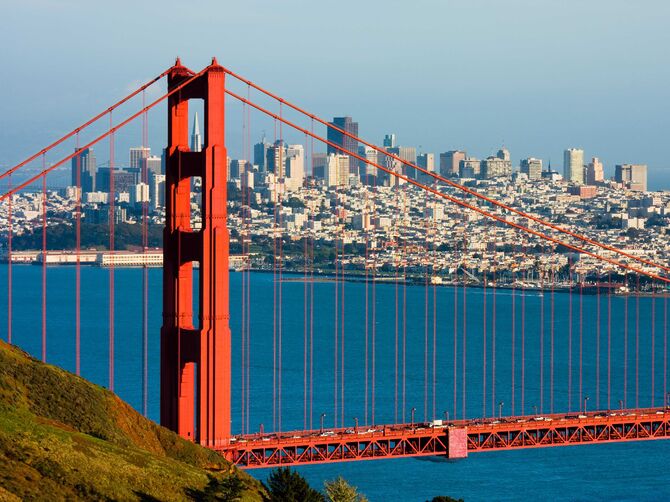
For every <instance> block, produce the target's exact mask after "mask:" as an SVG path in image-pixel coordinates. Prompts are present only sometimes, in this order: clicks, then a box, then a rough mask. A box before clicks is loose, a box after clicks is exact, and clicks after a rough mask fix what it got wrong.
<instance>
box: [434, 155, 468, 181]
mask: <svg viewBox="0 0 670 502" xmlns="http://www.w3.org/2000/svg"><path fill="white" fill-rule="evenodd" d="M467 156H468V154H467V153H466V152H463V151H461V150H450V151H448V152H444V153H441V154H440V176H442V177H443V178H446V177H448V176H459V175H460V165H461V161H462V160H465V159H466V158H467Z"/></svg>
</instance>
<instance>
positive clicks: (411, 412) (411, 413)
mask: <svg viewBox="0 0 670 502" xmlns="http://www.w3.org/2000/svg"><path fill="white" fill-rule="evenodd" d="M415 411H416V408H412V409H411V410H410V415H411V416H412V429H414V412H415Z"/></svg>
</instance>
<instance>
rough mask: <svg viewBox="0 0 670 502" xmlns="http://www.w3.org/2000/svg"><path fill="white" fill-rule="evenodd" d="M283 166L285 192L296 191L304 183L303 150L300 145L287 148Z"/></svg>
mask: <svg viewBox="0 0 670 502" xmlns="http://www.w3.org/2000/svg"><path fill="white" fill-rule="evenodd" d="M284 165H285V168H284V172H285V181H284V184H285V186H286V190H288V191H293V190H298V189H299V188H300V187H302V185H303V183H304V181H305V149H304V148H303V146H302V145H289V146H288V148H287V149H286V160H285V161H284Z"/></svg>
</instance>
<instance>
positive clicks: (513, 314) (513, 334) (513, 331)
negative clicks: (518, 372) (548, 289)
mask: <svg viewBox="0 0 670 502" xmlns="http://www.w3.org/2000/svg"><path fill="white" fill-rule="evenodd" d="M515 282H516V271H513V272H512V312H511V316H510V318H511V323H512V325H511V327H510V329H511V332H510V336H511V337H512V343H511V349H512V353H511V355H510V357H511V373H512V375H511V376H512V380H511V381H512V389H511V394H512V403H511V404H512V409H511V415H512V416H514V413H515V410H516V407H515V400H514V398H515V394H516V386H515V385H514V384H515V382H514V376H515V375H514V373H515V369H516V368H515V367H514V363H515V359H516V351H515V349H516V347H515V346H514V342H515V341H516V340H515V338H516V288H515ZM521 301H523V298H522V300H521ZM522 329H523V328H522ZM522 350H523V344H522ZM521 360H522V362H521V364H523V356H521ZM522 373H523V372H522ZM521 394H522V395H523V390H522V391H521ZM522 401H523V398H522ZM522 408H523V406H522ZM522 413H523V412H522Z"/></svg>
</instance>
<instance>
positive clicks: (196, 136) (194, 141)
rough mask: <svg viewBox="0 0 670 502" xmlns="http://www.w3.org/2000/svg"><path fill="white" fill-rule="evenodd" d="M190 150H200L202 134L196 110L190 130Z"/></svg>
mask: <svg viewBox="0 0 670 502" xmlns="http://www.w3.org/2000/svg"><path fill="white" fill-rule="evenodd" d="M191 151H192V152H201V151H202V135H201V134H200V122H198V112H195V115H194V116H193V130H192V131H191Z"/></svg>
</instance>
